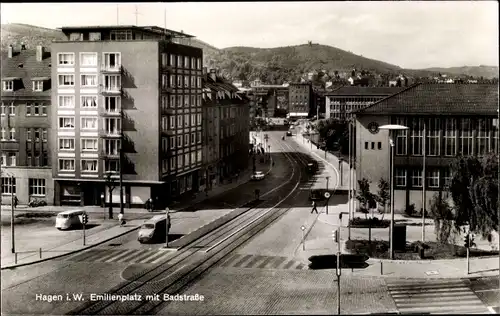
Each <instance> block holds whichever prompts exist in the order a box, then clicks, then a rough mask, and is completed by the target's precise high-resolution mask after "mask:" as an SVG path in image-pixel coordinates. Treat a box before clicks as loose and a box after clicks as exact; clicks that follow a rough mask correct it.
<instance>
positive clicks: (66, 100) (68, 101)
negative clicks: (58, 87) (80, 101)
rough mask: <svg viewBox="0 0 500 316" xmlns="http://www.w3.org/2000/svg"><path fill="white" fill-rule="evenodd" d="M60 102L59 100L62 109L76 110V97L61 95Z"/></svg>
mask: <svg viewBox="0 0 500 316" xmlns="http://www.w3.org/2000/svg"><path fill="white" fill-rule="evenodd" d="M58 100H59V104H58V107H60V108H74V107H75V96H74V95H60V96H59V98H58ZM30 112H31V111H30ZM30 114H31V113H30Z"/></svg>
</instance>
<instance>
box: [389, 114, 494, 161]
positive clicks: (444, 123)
mask: <svg viewBox="0 0 500 316" xmlns="http://www.w3.org/2000/svg"><path fill="white" fill-rule="evenodd" d="M424 123H425V136H426V139H425V155H426V156H439V155H444V156H456V155H457V154H458V153H461V154H462V155H466V156H469V155H473V154H477V155H484V154H486V153H488V152H493V151H494V150H495V146H496V145H495V144H496V142H497V141H496V140H497V139H498V130H499V129H498V120H496V119H482V118H480V119H476V120H474V119H471V118H461V119H455V118H444V119H442V120H441V119H439V118H431V119H423V118H410V119H406V118H395V120H394V124H400V125H405V126H408V127H409V128H410V129H409V130H399V131H395V132H396V137H395V138H396V155H407V154H411V155H415V156H421V155H423V149H424V148H423V144H424ZM474 133H475V134H476V135H475V137H474Z"/></svg>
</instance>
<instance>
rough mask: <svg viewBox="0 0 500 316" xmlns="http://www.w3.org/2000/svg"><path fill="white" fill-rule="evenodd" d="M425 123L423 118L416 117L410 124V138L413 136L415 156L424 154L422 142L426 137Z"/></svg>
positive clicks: (412, 142) (412, 143)
mask: <svg viewBox="0 0 500 316" xmlns="http://www.w3.org/2000/svg"><path fill="white" fill-rule="evenodd" d="M423 129H424V124H423V119H422V118H417V117H414V118H412V120H411V124H410V138H411V150H412V151H411V154H412V155H415V156H421V155H422V143H423V139H424V133H423Z"/></svg>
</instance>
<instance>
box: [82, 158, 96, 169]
mask: <svg viewBox="0 0 500 316" xmlns="http://www.w3.org/2000/svg"><path fill="white" fill-rule="evenodd" d="M82 172H97V159H82Z"/></svg>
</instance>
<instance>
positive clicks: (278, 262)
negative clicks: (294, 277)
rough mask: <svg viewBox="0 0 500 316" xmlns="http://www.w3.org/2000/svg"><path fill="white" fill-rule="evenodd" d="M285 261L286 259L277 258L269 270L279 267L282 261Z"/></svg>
mask: <svg viewBox="0 0 500 316" xmlns="http://www.w3.org/2000/svg"><path fill="white" fill-rule="evenodd" d="M285 260H286V257H278V258H276V259H275V260H274V262H273V263H272V264H271V268H273V269H276V268H278V267H279V265H280V264H282V263H283V261H285Z"/></svg>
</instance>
